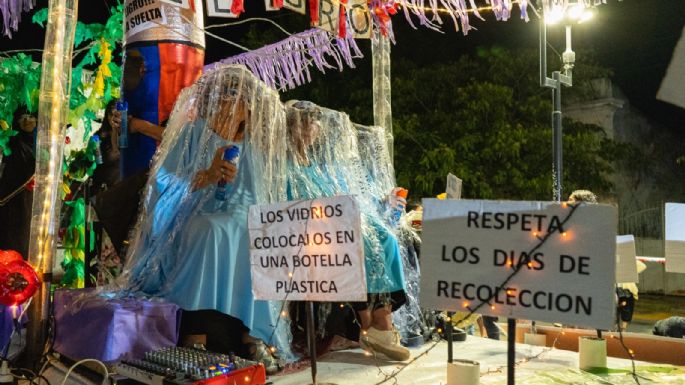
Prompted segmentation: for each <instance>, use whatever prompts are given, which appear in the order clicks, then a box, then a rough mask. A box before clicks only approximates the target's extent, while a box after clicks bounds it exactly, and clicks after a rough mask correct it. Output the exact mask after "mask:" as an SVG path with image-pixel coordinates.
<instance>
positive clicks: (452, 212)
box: [421, 199, 617, 329]
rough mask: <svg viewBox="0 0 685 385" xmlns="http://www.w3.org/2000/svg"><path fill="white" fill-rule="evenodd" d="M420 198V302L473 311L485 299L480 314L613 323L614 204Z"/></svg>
mask: <svg viewBox="0 0 685 385" xmlns="http://www.w3.org/2000/svg"><path fill="white" fill-rule="evenodd" d="M423 203H424V212H423V244H422V246H421V249H422V250H421V251H422V255H421V304H422V306H423V307H425V308H429V309H442V310H450V311H456V310H459V311H468V310H469V309H472V308H475V307H476V306H478V305H479V304H481V303H483V302H486V304H485V305H484V306H481V307H480V308H479V309H478V310H477V312H478V313H482V314H486V315H494V316H503V317H507V318H521V319H530V320H538V321H547V322H563V323H567V324H571V325H578V326H587V327H591V328H596V329H610V328H611V327H612V325H613V323H614V320H615V317H614V312H615V290H614V282H615V276H616V271H615V270H616V257H615V255H616V223H617V214H616V208H614V207H612V206H608V205H579V206H572V205H568V204H559V203H552V202H515V201H474V200H439V199H424V201H423ZM543 240H544V241H543ZM515 271H516V272H517V273H516V275H513V276H512V273H513V272H515ZM509 278H510V279H509Z"/></svg>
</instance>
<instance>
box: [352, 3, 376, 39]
mask: <svg viewBox="0 0 685 385" xmlns="http://www.w3.org/2000/svg"><path fill="white" fill-rule="evenodd" d="M347 21H348V24H349V25H350V27H351V28H352V34H353V37H354V38H355V39H370V38H371V13H370V12H369V6H368V5H367V4H366V0H351V1H350V2H348V8H347Z"/></svg>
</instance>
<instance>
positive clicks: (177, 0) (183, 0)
mask: <svg viewBox="0 0 685 385" xmlns="http://www.w3.org/2000/svg"><path fill="white" fill-rule="evenodd" d="M161 1H162V2H163V3H167V4H171V5H176V6H179V7H181V8H190V1H191V0H161ZM192 1H198V0H192Z"/></svg>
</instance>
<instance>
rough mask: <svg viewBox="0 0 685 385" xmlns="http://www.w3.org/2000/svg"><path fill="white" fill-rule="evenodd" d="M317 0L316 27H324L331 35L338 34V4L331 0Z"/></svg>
mask: <svg viewBox="0 0 685 385" xmlns="http://www.w3.org/2000/svg"><path fill="white" fill-rule="evenodd" d="M318 1H319V21H318V23H317V24H316V27H319V28H321V29H324V30H326V31H328V32H330V33H331V34H333V35H337V34H338V20H339V19H340V12H339V7H340V4H339V3H338V2H337V1H335V2H334V1H333V0H318Z"/></svg>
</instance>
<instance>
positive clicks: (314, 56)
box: [205, 28, 363, 90]
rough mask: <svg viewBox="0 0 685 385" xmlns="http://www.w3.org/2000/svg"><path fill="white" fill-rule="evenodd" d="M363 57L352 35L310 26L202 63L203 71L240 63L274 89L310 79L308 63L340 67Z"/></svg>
mask: <svg viewBox="0 0 685 385" xmlns="http://www.w3.org/2000/svg"><path fill="white" fill-rule="evenodd" d="M361 57H363V55H362V53H361V51H360V50H359V47H357V43H356V42H355V41H354V39H353V38H352V37H346V38H344V39H343V38H333V37H332V36H331V35H329V34H328V33H327V32H326V31H324V30H321V29H316V28H314V29H310V30H307V31H304V32H301V33H298V34H295V35H292V36H290V37H288V38H287V39H285V40H282V41H280V42H278V43H275V44H270V45H267V46H264V47H262V48H259V49H256V50H254V51H250V52H245V53H243V54H240V55H237V56H232V57H229V58H226V59H223V60H221V61H220V62H217V63H213V64H209V65H207V66H205V71H208V70H211V69H213V68H216V67H218V66H221V65H225V64H243V65H245V66H246V67H247V68H249V69H250V71H252V73H254V74H255V75H256V76H257V77H259V78H260V79H261V80H262V81H264V82H265V83H266V84H268V85H269V86H270V87H274V88H276V89H280V90H282V89H293V88H295V87H297V86H300V85H302V84H305V83H308V82H309V81H311V74H310V72H309V69H310V67H311V66H312V65H314V66H316V68H317V69H318V70H319V71H321V72H325V71H326V69H327V68H337V69H338V70H339V71H342V70H343V68H344V65H345V64H347V66H349V67H350V68H354V63H353V59H358V58H361Z"/></svg>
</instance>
